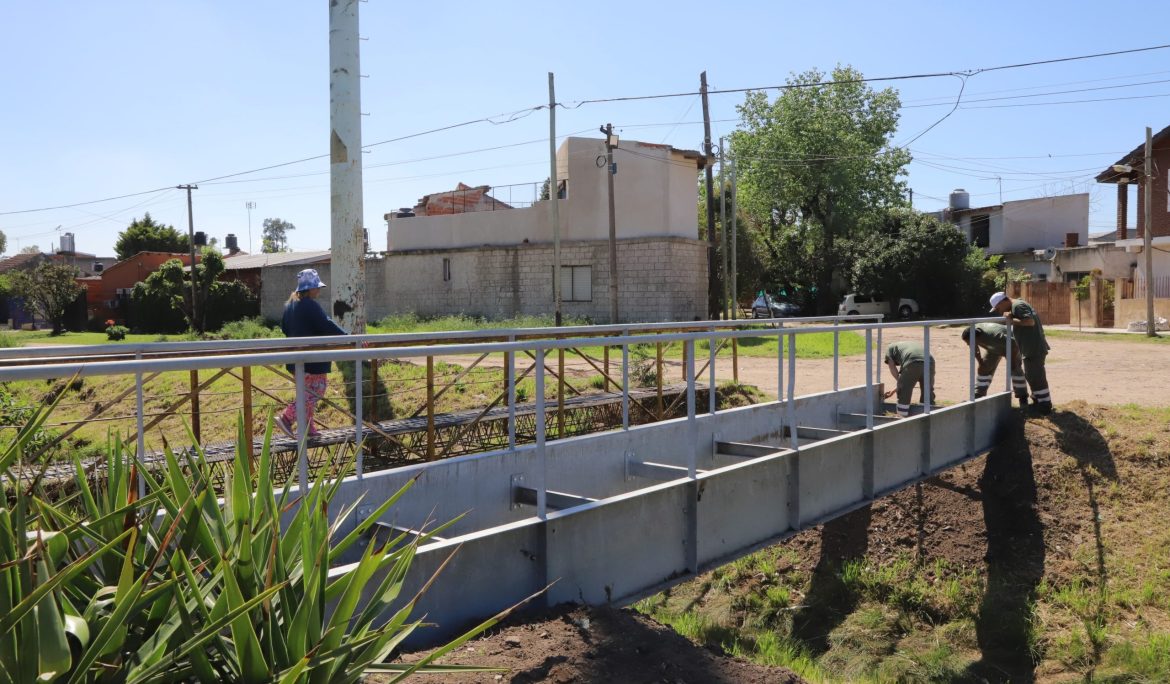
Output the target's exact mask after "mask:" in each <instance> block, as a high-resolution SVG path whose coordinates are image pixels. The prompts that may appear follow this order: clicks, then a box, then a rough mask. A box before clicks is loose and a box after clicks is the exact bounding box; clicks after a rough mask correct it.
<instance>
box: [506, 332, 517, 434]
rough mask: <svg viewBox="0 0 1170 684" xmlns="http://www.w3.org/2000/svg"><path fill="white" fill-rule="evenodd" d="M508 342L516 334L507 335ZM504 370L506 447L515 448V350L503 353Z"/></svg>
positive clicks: (514, 339)
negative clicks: (506, 412)
mask: <svg viewBox="0 0 1170 684" xmlns="http://www.w3.org/2000/svg"><path fill="white" fill-rule="evenodd" d="M508 341H509V342H515V341H516V336H515V335H509V336H508ZM504 367H505V370H504V372H505V373H506V374H507V377H506V379H505V383H506V384H507V388H506V389H507V392H508V448H509V449H515V448H516V352H505V353H504Z"/></svg>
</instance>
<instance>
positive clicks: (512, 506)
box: [508, 473, 524, 511]
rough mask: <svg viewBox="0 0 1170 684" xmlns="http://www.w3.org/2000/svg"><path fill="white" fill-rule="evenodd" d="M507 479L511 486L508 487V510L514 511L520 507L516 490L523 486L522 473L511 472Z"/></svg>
mask: <svg viewBox="0 0 1170 684" xmlns="http://www.w3.org/2000/svg"><path fill="white" fill-rule="evenodd" d="M508 479H509V482H510V484H511V486H510V487H509V488H508V492H509V496H508V510H511V511H514V510H516V509H517V508H520V505H521V504H520V499H519V498H518V497H517V495H516V492H517V491H518V490H519V489H520V488H521V487H523V486H524V473H513V474H512V476H511V477H510V478H508Z"/></svg>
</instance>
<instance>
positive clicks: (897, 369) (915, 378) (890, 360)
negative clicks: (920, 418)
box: [885, 342, 935, 418]
mask: <svg viewBox="0 0 1170 684" xmlns="http://www.w3.org/2000/svg"><path fill="white" fill-rule="evenodd" d="M885 361H886V367H887V368H889V369H890V375H892V376H894V382H896V383H897V386H896V388H895V389H893V390H890V391H889V392H886V394H885V396H886V397H889V396H890V395H891V394H895V393H896V394H897V395H898V403H897V410H898V417H899V418H905V417H906V416H909V415H910V401H911V399H912V398H913V397H914V386H915V385H918V386H919V387H921V388H922V391H921V393H920V395H919V399H920V400H921V401H922V403H926V398H927V396H928V395H927V393H926V392H927V390H926V387H927V384H926V382H925V380H924V377H923V376H924V375H925V369H926V352H925V351H924V350H923V349H922V345H921V344H919V343H917V342H891V343H890V345H889V346H888V347H886V359H885ZM934 368H935V365H934V357H933V356H931V357H930V394H929V396H930V400H931V402H933V401H934Z"/></svg>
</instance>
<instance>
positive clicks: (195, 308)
mask: <svg viewBox="0 0 1170 684" xmlns="http://www.w3.org/2000/svg"><path fill="white" fill-rule="evenodd" d="M178 188H179V189H180V190H186V191H187V246H188V247H190V248H191V327H193V328H195V332H203V325H202V323H200V321H199V301H198V297H196V294H197V292H196V289H195V211H194V209H192V208H191V191H192V190H198V189H199V186H198V185H180V186H178Z"/></svg>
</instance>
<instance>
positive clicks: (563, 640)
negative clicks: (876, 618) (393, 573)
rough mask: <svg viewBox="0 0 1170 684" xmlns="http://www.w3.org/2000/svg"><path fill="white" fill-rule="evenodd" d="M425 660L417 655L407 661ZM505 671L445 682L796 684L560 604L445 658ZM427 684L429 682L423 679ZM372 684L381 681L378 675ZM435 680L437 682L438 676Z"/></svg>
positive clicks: (614, 614)
mask: <svg viewBox="0 0 1170 684" xmlns="http://www.w3.org/2000/svg"><path fill="white" fill-rule="evenodd" d="M419 657H421V655H420V654H411V655H408V656H406V657H404V658H403V661H406V662H413V661H414V660H415V659H417V658H419ZM440 662H441V663H442V664H444V665H475V666H481V667H498V668H506V671H505V672H502V673H496V672H491V673H476V674H459V675H449V674H445V675H442V681H443V682H452V683H454V684H470V683H472V682H476V683H478V682H485V683H490V684H494V683H495V682H508V683H509V684H528V683H529V682H550V683H553V684H569V683H570V682H572V683H574V684H576V683H586V682H590V683H596V684H602V683H605V684H610V683H616V682H621V683H622V684H651V683H659V682H661V683H662V684H706V683H708V682H709V683H711V684H797V683H799V682H803V681H804V680H803V679H801V678H800V677H798V676H796V675H795V674H793V673H792V672H791V671H790V670H786V669H784V668H781V667H767V666H764V665H756V664H754V663H749V662H746V661H743V660H736V659H734V658H729V657H726V656H723V655H719V654H716V653H714V652H713V651H710V650H708V649H706V648H703V647H701V646H697V645H695V644H693V643H691V642H690V641H688V640H687V639H685V638H683V637H682V636H679V635H678V634H677V633H676V632H675V631H674V630H672V629H670V628H669V627H664V626H662V625H660V624H658V623H656V622H654V621H653V620H651V619H649V618H646V617H644V616H642V615H639V614H637V613H635V612H633V611H628V610H621V609H618V608H604V607H603V608H583V607H576V606H561V607H559V608H556V609H552V610H549V611H546V612H544V613H540V614H537V615H521V616H518V617H515V618H512V619H511V620H509V621H508V622H506V623H505V624H504V625H503V626H502V627H497V628H496V629H495V630H493V631H492V632H491V633H490V634H489V635H488V636H486V637H483V638H481V639H477V640H475V641H472V642H470V643H469V644H468V645H466V646H464V647H462V648H460V649H459V650H457V651H456V652H455V653H452V654H450V655H448V656H446V657H444V658H442V660H441V661H440ZM419 679H420V681H428V679H427V678H426V677H419ZM369 681H370V682H371V684H373V682H380V681H385V680H380V679H378V678H376V677H370V678H369ZM434 681H438V680H437V679H436V680H434Z"/></svg>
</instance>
